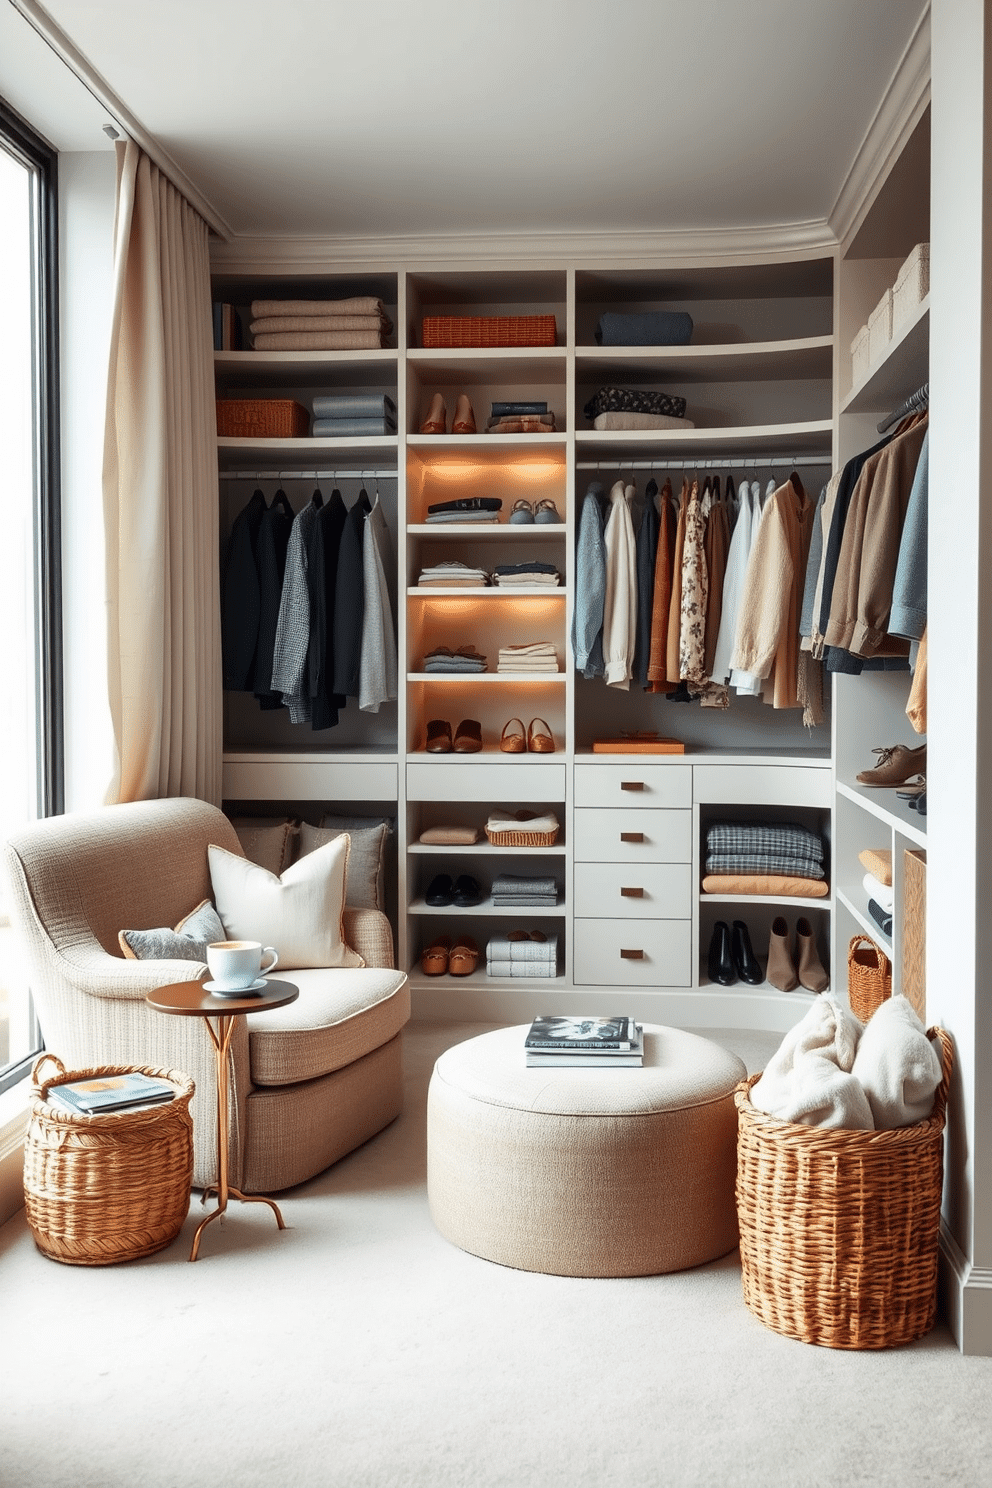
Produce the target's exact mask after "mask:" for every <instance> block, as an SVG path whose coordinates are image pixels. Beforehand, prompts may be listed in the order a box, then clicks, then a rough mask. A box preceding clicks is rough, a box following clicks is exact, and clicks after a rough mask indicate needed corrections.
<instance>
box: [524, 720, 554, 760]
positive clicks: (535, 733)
mask: <svg viewBox="0 0 992 1488" xmlns="http://www.w3.org/2000/svg"><path fill="white" fill-rule="evenodd" d="M538 724H540V725H541V726H540V728H538V727H537V725H538ZM527 748H528V750H529V751H530V753H531V754H554V752H555V740H554V735H553V734H552V732H551V728H550V725H549V724H547V723H545V721H544V719H543V718H532V719H531V721H530V728H529V729H528V731H527Z"/></svg>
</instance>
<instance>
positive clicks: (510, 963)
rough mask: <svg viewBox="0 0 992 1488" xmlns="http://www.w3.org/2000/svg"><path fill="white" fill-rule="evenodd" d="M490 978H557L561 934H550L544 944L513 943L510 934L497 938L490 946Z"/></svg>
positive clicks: (488, 953) (487, 958) (538, 942)
mask: <svg viewBox="0 0 992 1488" xmlns="http://www.w3.org/2000/svg"><path fill="white" fill-rule="evenodd" d="M518 933H519V932H518ZM486 975H487V976H491V977H528V978H530V977H554V976H557V975H558V937H557V935H548V936H547V937H546V938H545V939H544V940H542V941H535V940H530V939H527V940H518V939H513V940H511V939H510V938H509V936H506V935H494V936H493V938H492V939H491V940H490V942H489V944H488V945H487V946H486Z"/></svg>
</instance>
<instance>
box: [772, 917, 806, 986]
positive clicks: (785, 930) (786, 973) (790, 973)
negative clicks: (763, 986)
mask: <svg viewBox="0 0 992 1488" xmlns="http://www.w3.org/2000/svg"><path fill="white" fill-rule="evenodd" d="M768 980H769V981H770V982H771V984H772V986H773V987H777V988H778V990H779V991H780V992H794V991H795V990H796V988H797V987H798V986H799V977H798V976H797V975H796V966H795V962H794V961H793V959H792V952H791V951H790V949H789V927H788V925H787V924H786V923H785V919H784V918H783V916H782V915H776V916H775V918H774V920H772V928H771V933H770V935H769V937H768Z"/></svg>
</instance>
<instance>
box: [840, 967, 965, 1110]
mask: <svg viewBox="0 0 992 1488" xmlns="http://www.w3.org/2000/svg"><path fill="white" fill-rule="evenodd" d="M852 1073H853V1074H854V1075H855V1077H856V1078H857V1079H858V1080H859V1081H860V1083H861V1086H862V1089H863V1090H864V1092H865V1095H866V1096H867V1099H868V1104H869V1106H870V1107H871V1113H872V1117H873V1118H874V1122H875V1127H876V1129H877V1130H878V1131H889V1130H890V1129H891V1128H892V1127H896V1126H910V1125H912V1123H913V1122H914V1121H924V1120H925V1119H926V1118H927V1117H928V1116H929V1115H930V1112H931V1111H932V1110H933V1098H934V1095H935V1093H936V1090H937V1086H938V1085H939V1084H940V1082H941V1078H942V1075H943V1071H942V1070H941V1065H940V1056H939V1055H938V1053H937V1050H936V1049H935V1048H934V1046H933V1044H932V1043H931V1042H930V1040H929V1039H928V1038H927V1034H926V1029H925V1028H924V1027H923V1024H922V1023H921V1022H920V1020H919V1018H918V1017H917V1016H916V1013H915V1011H914V1009H913V1006H912V1004H911V1003H910V1002H909V1001H908V999H907V998H905V997H902V996H901V995H897V996H895V997H890V998H888V999H887V1000H886V1001H885V1002H883V1003H882V1005H881V1007H880V1008H878V1009H877V1010H876V1012H875V1013H874V1015H873V1016H872V1018H871V1019H870V1021H869V1022H868V1024H867V1026H866V1028H865V1031H864V1033H863V1034H862V1035H861V1040H860V1042H859V1044H858V1051H857V1054H856V1055H855V1058H854V1067H853V1070H852Z"/></svg>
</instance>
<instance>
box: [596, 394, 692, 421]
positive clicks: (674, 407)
mask: <svg viewBox="0 0 992 1488" xmlns="http://www.w3.org/2000/svg"><path fill="white" fill-rule="evenodd" d="M582 411H583V413H584V414H585V416H586V418H587V419H589V420H590V421H591V422H592V424H593V426H594V427H595V428H597V429H691V428H693V425H692V424H691V423H689V421H688V420H687V419H686V418H685V399H684V398H680V397H677V396H676V395H675V394H673V393H660V392H658V391H656V390H654V389H646V388H619V387H603V388H600V390H599V392H598V393H597V394H596V395H595V397H593V398H590V399H589V402H588V403H587V404H586V405H585V408H584V409H583V410H582Z"/></svg>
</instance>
